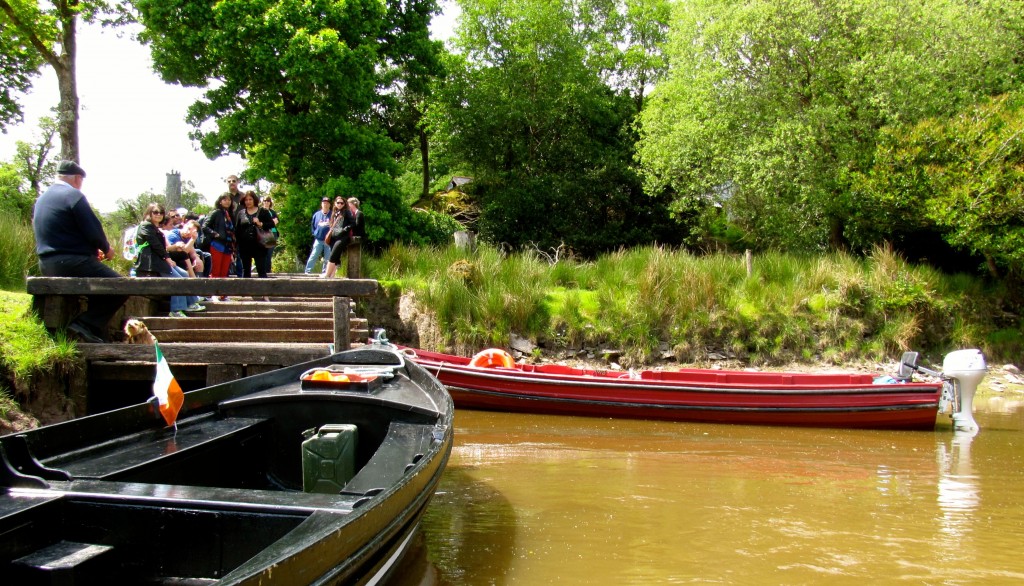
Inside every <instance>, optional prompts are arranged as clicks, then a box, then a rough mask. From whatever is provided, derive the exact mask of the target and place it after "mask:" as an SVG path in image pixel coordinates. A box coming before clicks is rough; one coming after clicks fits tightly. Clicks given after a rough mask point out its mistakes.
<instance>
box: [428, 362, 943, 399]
mask: <svg viewBox="0 0 1024 586" xmlns="http://www.w3.org/2000/svg"><path fill="white" fill-rule="evenodd" d="M421 366H423V368H425V369H427V370H428V371H429V372H430V373H431V374H433V375H434V376H436V377H438V378H440V373H441V372H449V373H455V374H460V375H464V376H467V377H472V378H482V379H488V380H500V381H511V382H517V383H520V384H524V385H527V384H528V385H532V386H540V385H551V386H561V387H598V388H612V389H642V390H645V391H663V392H693V393H725V394H747V395H796V396H799V395H904V394H925V393H926V394H935V395H936V396H938V395H939V393H941V392H942V383H925V382H919V383H896V384H880V385H845V386H844V385H831V386H830V388H825V387H823V386H812V385H780V386H779V387H778V388H776V387H774V386H772V385H763V384H762V385H755V384H753V383H750V384H748V385H747V386H738V384H737V383H707V384H702V385H701V386H696V383H691V384H692V385H694V386H690V385H684V384H680V383H677V382H673V381H664V380H650V379H632V378H621V379H613V380H601V378H599V377H595V378H586V376H587V375H550V374H547V373H532V372H524V371H521V370H518V369H504V368H496V369H488V370H482V369H476V368H473V367H470V366H462V365H454V364H437V363H430V364H423V363H421ZM531 375H532V376H531ZM446 386H447V385H446Z"/></svg>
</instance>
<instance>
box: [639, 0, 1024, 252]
mask: <svg viewBox="0 0 1024 586" xmlns="http://www.w3.org/2000/svg"><path fill="white" fill-rule="evenodd" d="M1021 22H1022V21H1021V12H1020V10H1019V6H1018V3H1016V2H1013V1H1011V0H986V1H984V2H972V3H963V2H957V1H953V0H928V1H926V2H918V3H907V2H903V1H902V0H884V1H877V0H842V1H829V2H816V1H812V0H795V1H792V2H775V1H770V0H750V1H747V2H732V1H727V0H695V1H693V2H685V3H678V4H676V5H675V14H674V20H673V25H672V35H671V40H670V42H669V45H668V48H667V53H668V55H669V59H670V62H671V63H672V65H673V67H672V69H671V71H670V74H669V75H668V77H667V79H666V80H665V81H664V82H662V83H660V84H659V85H658V86H657V88H656V90H655V92H654V93H653V95H652V96H651V98H650V99H649V100H648V101H647V104H646V107H645V109H644V112H643V114H642V117H641V129H642V130H641V136H642V138H641V141H640V146H639V147H638V155H639V159H640V161H641V163H642V165H643V169H644V172H645V179H646V185H647V189H648V191H649V192H651V193H661V192H662V191H663V190H664V189H666V188H671V189H672V190H674V191H675V193H676V204H675V206H676V207H675V209H677V210H685V209H689V208H691V207H693V205H694V204H692V203H690V202H693V201H701V200H708V199H711V200H717V201H720V202H721V203H723V204H724V205H725V206H726V209H727V211H728V214H729V219H730V220H731V221H732V222H734V223H736V224H737V225H739V226H740V227H742V228H743V230H744V232H745V238H747V239H748V242H749V243H750V244H752V245H753V246H754V247H755V248H757V249H767V248H769V247H783V248H785V249H788V250H808V251H813V250H821V249H823V248H825V247H827V246H833V247H841V246H843V245H844V238H845V236H846V225H847V223H849V222H850V221H851V218H854V217H855V216H857V214H858V213H859V212H858V209H859V202H858V201H856V200H854V199H852V198H851V197H850V193H851V189H850V184H851V171H854V172H855V171H858V170H865V169H866V168H868V167H869V166H870V163H871V160H872V156H873V154H874V152H875V142H876V137H877V134H878V131H879V129H881V128H882V127H884V126H886V125H894V124H902V123H907V122H915V121H918V120H922V119H924V118H927V117H930V116H937V115H948V114H950V113H953V112H956V111H958V110H960V109H961V108H963V107H964V106H965V105H967V104H970V103H972V102H974V101H975V100H977V99H979V98H980V97H982V96H985V95H989V94H992V93H997V92H1001V91H1006V90H1007V89H1009V88H1011V87H1013V86H1014V85H1015V84H1019V76H1020V62H1019V50H1018V48H1019V47H1020V44H1021V32H1022V31H1024V27H1022V26H1021ZM869 244H870V243H869Z"/></svg>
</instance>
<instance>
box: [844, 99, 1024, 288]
mask: <svg viewBox="0 0 1024 586" xmlns="http://www.w3.org/2000/svg"><path fill="white" fill-rule="evenodd" d="M878 144H879V146H878V152H877V156H876V159H875V164H874V165H873V167H872V168H871V170H870V172H868V173H865V174H863V175H860V176H858V177H857V179H858V181H856V182H855V186H856V189H855V191H854V193H855V195H856V196H857V197H858V198H859V201H860V202H862V204H863V206H864V208H865V213H864V214H863V218H864V220H865V222H864V223H863V224H861V225H859V226H858V228H859V229H860V232H859V233H858V235H859V236H860V237H861V238H862V239H871V235H872V231H873V230H874V231H877V230H879V227H905V226H910V228H911V229H914V228H916V229H922V228H929V227H935V228H937V229H938V230H939V231H940V232H941V233H942V234H943V235H944V237H945V239H946V241H947V242H948V243H949V244H951V245H952V246H953V247H955V248H957V249H960V250H964V251H968V252H970V253H973V254H977V255H981V256H984V257H985V258H986V259H988V262H989V266H990V270H991V271H992V272H993V273H1000V272H1001V273H1008V274H1009V275H1010V276H1012V277H1014V278H1015V280H1016V281H1017V282H1020V281H1021V280H1024V94H1021V93H1020V92H1014V93H1012V94H1008V95H1003V96H999V97H997V98H995V99H993V100H990V101H986V102H985V103H983V104H979V105H977V106H973V107H970V108H967V109H965V110H964V111H963V112H961V113H959V114H957V115H955V116H951V117H949V118H929V119H927V120H923V121H921V122H919V123H917V124H915V125H911V126H905V127H898V128H888V129H885V131H883V132H882V134H881V136H880V138H879V143H878ZM907 231H909V230H907ZM884 236H885V235H884V234H882V235H878V236H877V238H879V239H880V238H881V237H884Z"/></svg>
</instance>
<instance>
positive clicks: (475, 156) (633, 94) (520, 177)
mask: <svg viewBox="0 0 1024 586" xmlns="http://www.w3.org/2000/svg"><path fill="white" fill-rule="evenodd" d="M460 5H461V7H462V16H461V21H460V25H459V29H458V36H457V39H456V42H455V45H456V48H457V50H458V52H459V54H458V55H455V56H452V58H451V59H450V61H449V63H448V64H447V70H448V72H449V75H448V77H447V78H446V79H445V80H444V82H443V83H442V84H440V85H439V87H438V88H437V90H436V91H435V96H436V98H435V100H434V101H433V102H432V104H431V109H430V111H429V113H428V117H429V120H430V125H431V128H432V130H433V131H434V137H435V140H436V141H437V142H438V143H440V145H439V147H438V148H437V149H435V153H438V152H440V153H441V154H442V155H443V157H445V158H446V159H448V161H449V164H452V168H459V167H461V168H462V169H463V170H464V171H463V172H462V173H459V174H467V175H472V176H474V177H475V180H474V183H473V184H472V187H471V189H472V193H474V194H475V195H476V196H477V197H478V198H479V199H480V202H479V203H480V209H481V216H480V220H479V226H478V229H479V230H480V232H481V234H482V235H483V237H484V238H485V239H488V240H490V241H492V242H505V243H508V244H511V245H513V246H520V245H529V244H533V245H536V246H539V247H540V248H543V249H549V248H554V247H557V246H559V245H560V244H562V243H564V244H567V245H568V246H570V247H571V248H573V249H574V250H576V251H577V252H581V253H584V254H588V255H589V254H593V253H596V252H599V251H601V250H607V249H609V248H615V247H618V246H621V245H631V244H636V243H639V242H650V241H652V240H662V241H666V240H669V241H671V240H672V238H673V237H674V236H675V234H676V231H672V230H670V229H669V227H668V226H667V225H666V220H667V219H668V218H667V213H666V212H665V210H664V207H663V202H660V201H657V200H652V199H649V198H646V197H644V196H643V193H642V189H641V185H640V182H639V178H638V176H637V174H636V172H635V171H634V169H633V168H632V167H631V161H632V157H633V150H632V149H633V142H634V136H633V134H632V132H631V130H630V125H631V124H632V121H633V118H634V116H635V115H636V113H637V111H638V108H639V104H640V103H641V102H642V95H643V92H644V91H645V90H646V83H647V82H651V81H653V80H655V79H656V78H657V76H658V75H659V74H660V72H661V71H662V68H663V64H662V63H661V62H660V61H659V60H658V58H657V56H658V55H659V53H658V51H657V42H656V41H657V35H658V34H664V30H665V29H664V27H665V26H666V25H667V15H668V11H667V3H665V2H660V1H657V0H633V1H630V2H626V3H619V2H612V1H605V0H588V1H584V2H570V1H568V0H556V1H549V0H513V1H505V0H467V1H464V2H462V3H461V4H460ZM641 29H642V31H643V32H638V31H641ZM644 43H646V44H647V45H644ZM642 46H643V47H646V49H649V53H648V52H645V50H640V49H639V47H642ZM641 54H643V55H648V58H645V59H640V58H639V55H641ZM453 163H454V164H453ZM662 237H664V239H663V238H662ZM676 238H677V237H676Z"/></svg>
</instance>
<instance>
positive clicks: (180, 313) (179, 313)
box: [167, 311, 188, 317]
mask: <svg viewBox="0 0 1024 586" xmlns="http://www.w3.org/2000/svg"><path fill="white" fill-rule="evenodd" d="M167 317H188V316H187V315H185V312H184V311H172V312H171V313H168V314H167Z"/></svg>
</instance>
